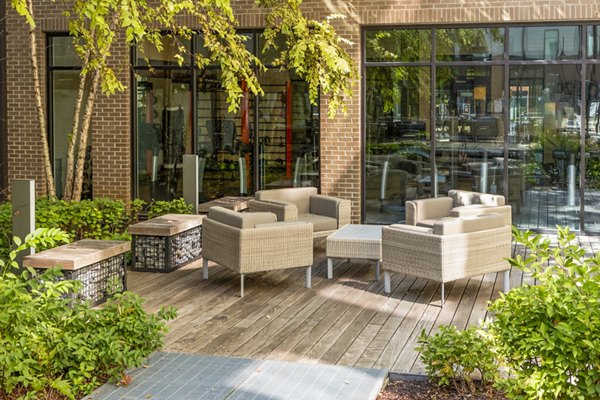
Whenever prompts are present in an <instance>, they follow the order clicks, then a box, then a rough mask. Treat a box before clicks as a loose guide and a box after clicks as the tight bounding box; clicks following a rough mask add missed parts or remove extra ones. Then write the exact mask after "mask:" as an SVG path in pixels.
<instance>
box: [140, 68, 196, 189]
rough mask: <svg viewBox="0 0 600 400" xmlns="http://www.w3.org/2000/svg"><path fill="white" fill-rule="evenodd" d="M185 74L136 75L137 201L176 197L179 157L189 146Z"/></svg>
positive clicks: (189, 108)
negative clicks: (139, 198)
mask: <svg viewBox="0 0 600 400" xmlns="http://www.w3.org/2000/svg"><path fill="white" fill-rule="evenodd" d="M190 83H191V82H190V74H189V71H179V70H174V71H171V70H167V71H160V70H157V71H155V72H154V73H150V72H148V71H140V73H139V77H138V80H137V107H136V111H137V134H138V136H137V138H138V146H137V155H138V181H139V190H140V197H141V198H143V199H148V200H149V199H160V200H166V199H170V198H174V197H180V196H181V194H182V192H183V188H182V186H181V185H182V181H181V175H182V168H183V165H182V164H181V163H182V156H183V154H186V153H190V152H191V151H190V149H191V145H192V136H191V135H192V128H191V118H190V117H191V89H190Z"/></svg>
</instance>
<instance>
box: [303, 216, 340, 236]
mask: <svg viewBox="0 0 600 400" xmlns="http://www.w3.org/2000/svg"><path fill="white" fill-rule="evenodd" d="M298 221H305V222H309V223H311V224H313V232H323V231H333V230H336V229H337V228H338V226H337V220H336V219H335V218H331V217H325V216H324V215H316V214H299V215H298Z"/></svg>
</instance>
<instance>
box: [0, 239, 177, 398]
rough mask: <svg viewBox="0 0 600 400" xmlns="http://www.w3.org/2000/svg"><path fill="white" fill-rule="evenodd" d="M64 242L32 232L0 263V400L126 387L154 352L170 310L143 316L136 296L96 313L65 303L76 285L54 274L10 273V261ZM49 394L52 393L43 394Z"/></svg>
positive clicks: (73, 395)
mask: <svg viewBox="0 0 600 400" xmlns="http://www.w3.org/2000/svg"><path fill="white" fill-rule="evenodd" d="M67 240H68V236H67V235H66V234H65V233H64V232H61V231H59V230H58V229H38V230H36V232H35V233H34V234H32V235H28V237H27V238H26V239H25V241H24V243H20V240H18V238H16V239H15V243H16V245H17V248H16V249H15V250H13V251H11V253H10V256H9V259H8V261H2V260H0V274H1V276H0V332H1V334H0V398H6V397H10V398H13V397H16V396H19V395H21V396H22V397H21V398H27V399H32V398H53V399H54V398H58V396H57V395H56V394H57V393H60V394H61V395H62V397H64V398H70V399H74V398H79V397H81V396H83V395H86V394H89V393H90V392H91V391H92V390H93V389H94V388H96V387H97V386H99V385H101V384H102V383H104V382H105V381H106V380H107V379H109V380H111V381H113V382H115V383H116V382H119V381H122V382H127V381H128V378H127V377H126V376H125V375H124V371H125V369H127V368H131V367H137V366H140V365H141V364H142V362H143V360H144V358H145V357H146V356H148V355H149V354H150V353H151V352H152V351H154V350H156V349H157V348H159V347H160V346H161V343H162V338H163V335H164V332H165V329H166V328H165V320H167V319H171V318H174V316H175V312H174V310H172V309H171V308H169V309H164V308H163V309H161V311H159V312H158V313H157V314H148V313H146V312H145V311H144V310H143V308H142V300H141V299H140V298H139V297H138V296H137V295H135V294H133V293H130V292H125V293H123V294H116V295H114V297H112V298H111V299H109V300H108V302H107V303H106V304H105V305H104V307H102V308H100V309H93V308H90V306H89V304H87V303H83V302H78V301H74V300H72V299H69V294H72V293H75V292H76V291H77V289H78V288H79V285H80V283H79V282H77V281H65V280H60V277H61V276H62V274H61V272H60V270H58V269H51V270H48V271H46V272H44V273H43V274H41V275H36V274H35V271H34V270H32V269H28V270H25V271H22V272H21V273H15V267H16V266H17V265H16V262H15V256H16V254H17V252H18V251H22V250H24V249H26V248H27V247H30V246H32V247H38V246H40V245H41V246H46V247H48V246H50V247H51V246H53V245H56V244H57V243H59V242H64V241H67ZM50 394H51V395H50Z"/></svg>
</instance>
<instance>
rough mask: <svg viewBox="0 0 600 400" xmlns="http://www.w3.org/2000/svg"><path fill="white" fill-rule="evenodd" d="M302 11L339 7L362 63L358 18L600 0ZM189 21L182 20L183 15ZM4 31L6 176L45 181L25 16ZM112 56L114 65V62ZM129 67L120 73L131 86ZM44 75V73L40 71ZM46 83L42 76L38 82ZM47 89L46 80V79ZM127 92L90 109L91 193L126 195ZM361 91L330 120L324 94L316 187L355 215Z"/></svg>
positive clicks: (370, 20) (584, 13)
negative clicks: (348, 206) (345, 111)
mask: <svg viewBox="0 0 600 400" xmlns="http://www.w3.org/2000/svg"><path fill="white" fill-rule="evenodd" d="M36 4H37V5H38V8H37V15H43V19H41V20H40V23H39V27H40V29H41V31H64V30H66V26H65V22H64V20H63V19H62V17H61V16H60V8H59V7H60V6H56V5H52V4H51V3H50V2H42V1H41V0H36ZM234 6H235V8H236V9H237V10H238V12H237V14H238V17H239V20H240V26H241V27H247V28H255V27H260V26H261V25H262V19H263V13H262V12H261V11H259V10H257V9H256V7H255V6H254V3H253V0H236V1H235V2H234ZM303 7H304V10H305V11H306V14H307V16H309V17H311V18H316V19H322V18H324V17H325V16H327V15H329V14H330V13H343V14H345V15H346V16H347V19H346V20H343V21H340V20H336V21H334V22H333V23H334V26H335V27H336V28H337V29H338V31H339V33H340V34H341V35H343V36H344V37H345V38H347V39H350V40H352V41H353V42H354V45H353V46H351V47H349V48H348V51H349V52H350V53H351V54H352V56H353V57H354V59H355V60H356V62H357V65H358V66H359V65H360V54H361V52H360V26H363V25H371V26H372V25H419V24H424V25H429V24H439V23H448V24H454V23H461V24H462V23H482V22H485V23H491V22H534V21H540V22H541V21H561V22H565V21H567V20H588V19H599V18H600V3H597V2H596V1H592V0H580V1H575V0H567V1H564V0H561V1H559V0H546V1H533V2H523V1H516V0H508V1H496V0H487V1H477V2H472V1H467V0H402V1H400V0H370V1H362V0H354V1H345V0H334V1H328V2H323V1H322V0H306V1H305V3H304V5H303ZM186 22H187V21H186ZM7 30H8V32H9V35H8V38H7V58H8V60H9V62H8V65H7V81H8V83H7V97H8V99H7V114H8V115H7V116H8V123H7V124H8V128H7V132H8V135H7V136H8V140H7V141H8V163H9V168H8V174H9V179H11V180H12V179H15V178H33V179H36V181H37V188H38V189H40V188H41V184H42V181H41V180H42V178H43V177H42V173H41V171H42V165H41V147H40V146H39V139H38V136H37V132H39V128H38V126H37V123H36V115H35V107H34V101H33V94H32V90H31V87H30V82H31V78H30V76H31V75H30V69H29V61H28V59H27V54H28V51H27V48H28V47H27V46H28V45H27V30H26V27H25V25H24V23H23V21H22V20H21V19H20V18H19V17H18V16H16V14H15V13H14V12H13V11H12V10H9V11H8V18H7ZM44 44H45V39H44V35H43V33H41V32H40V33H39V34H38V45H39V50H38V51H39V53H40V66H41V68H44V70H45V58H44V54H45V53H44V51H43V50H44V49H43V47H44ZM113 58H114V59H115V60H118V61H119V63H120V62H122V61H123V60H127V59H128V49H127V47H126V46H124V45H120V46H117V47H115V48H114V49H113ZM119 63H117V62H116V64H119ZM128 74H129V72H128V71H127V69H126V68H121V69H120V70H119V76H120V77H121V79H123V80H124V82H127V84H128V85H129V84H130V82H129V76H128ZM42 78H45V75H44V74H42ZM43 85H45V83H44V84H43ZM43 87H44V88H45V86H43ZM129 99H130V93H129V91H126V92H124V93H119V94H117V95H114V96H111V97H110V98H106V97H103V96H101V97H100V98H99V100H98V102H97V104H96V108H95V111H94V121H93V123H92V129H93V165H94V195H95V196H97V197H99V196H108V197H115V198H124V199H127V198H129V196H130V193H131V181H130V176H131V173H130V168H131V156H130V154H131V139H130V136H131V129H130V104H129ZM360 99H361V94H360V85H359V81H357V82H356V84H355V91H354V97H353V98H351V99H348V114H347V115H346V116H343V115H340V116H338V117H337V118H335V119H333V120H330V119H328V118H327V116H326V109H327V108H326V107H327V99H326V98H323V99H322V101H321V109H322V112H321V115H322V117H321V118H322V119H321V152H322V156H321V174H322V175H321V176H322V186H321V191H322V193H324V194H333V195H339V196H342V197H345V198H348V199H351V200H352V202H353V205H354V207H353V219H354V220H355V221H358V220H359V218H360V185H361V177H360V173H361V169H360V165H361V140H362V138H361V134H360V123H361V114H362V112H361V102H360Z"/></svg>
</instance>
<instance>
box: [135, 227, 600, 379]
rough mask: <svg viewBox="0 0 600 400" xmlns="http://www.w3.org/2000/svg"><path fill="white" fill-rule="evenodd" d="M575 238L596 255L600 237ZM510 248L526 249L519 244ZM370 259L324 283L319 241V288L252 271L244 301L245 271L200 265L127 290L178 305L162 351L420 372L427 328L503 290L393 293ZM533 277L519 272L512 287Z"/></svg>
mask: <svg viewBox="0 0 600 400" xmlns="http://www.w3.org/2000/svg"><path fill="white" fill-rule="evenodd" d="M579 241H580V243H581V245H582V246H583V247H585V248H586V249H587V250H588V251H589V253H590V254H596V253H597V252H599V251H600V239H599V238H598V237H588V236H582V237H580V238H579ZM514 251H523V250H522V249H521V248H517V246H514ZM374 269H375V266H374V263H369V262H365V261H359V260H353V261H352V262H350V263H348V262H341V261H338V263H336V264H335V265H334V279H331V280H328V279H326V275H327V268H326V260H325V240H319V241H317V242H316V243H315V264H314V268H313V288H312V289H306V288H304V286H303V285H304V270H303V269H294V270H288V271H280V272H269V273H264V274H255V275H249V276H247V277H246V285H245V286H246V295H245V297H244V298H240V297H239V275H236V274H234V273H233V272H231V271H229V270H227V269H225V268H223V267H221V266H216V265H212V266H211V268H210V278H209V280H203V279H202V271H201V263H195V264H192V265H188V266H186V267H184V268H182V269H180V270H177V271H174V272H171V273H168V274H158V273H145V272H129V273H128V286H129V289H130V290H133V291H134V292H136V293H138V294H140V295H142V296H143V297H144V298H145V299H146V303H145V304H146V306H147V309H148V310H151V311H156V310H158V308H159V307H160V305H174V306H175V307H176V308H177V309H178V318H177V319H176V320H175V321H172V322H171V323H170V332H169V333H168V335H167V336H166V341H165V342H166V343H165V347H164V350H166V351H180V352H187V353H201V354H210V355H223V356H235V357H250V358H266V359H278V360H291V361H303V362H315V363H327V364H337V365H347V366H356V367H375V368H386V369H389V370H390V371H394V372H405V373H422V372H423V366H422V364H421V362H420V360H419V358H418V353H417V352H416V351H415V350H414V348H415V345H416V343H417V339H418V337H419V335H420V333H421V331H422V330H425V331H426V332H431V331H432V330H435V329H436V328H437V327H438V326H439V325H441V324H454V325H456V326H458V327H461V328H462V327H465V326H467V325H469V324H475V323H477V322H478V321H479V320H481V319H484V318H486V304H487V302H488V301H489V300H490V299H494V298H496V297H497V296H498V290H499V289H500V288H501V287H502V276H501V274H499V275H498V276H496V274H490V275H485V276H482V277H475V278H472V279H464V280H459V281H456V282H454V283H450V284H447V285H446V296H447V298H446V304H445V306H444V308H443V309H442V308H440V285H439V284H437V283H435V282H431V281H427V280H425V279H415V278H412V277H408V276H403V275H399V274H395V275H392V289H393V291H392V293H391V294H390V295H386V294H384V293H383V281H379V282H377V281H374ZM529 281H531V278H530V277H527V276H523V274H521V273H520V272H519V271H513V273H512V274H511V287H515V286H517V285H520V284H521V283H522V282H529Z"/></svg>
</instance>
